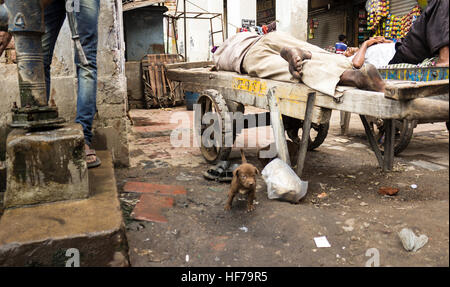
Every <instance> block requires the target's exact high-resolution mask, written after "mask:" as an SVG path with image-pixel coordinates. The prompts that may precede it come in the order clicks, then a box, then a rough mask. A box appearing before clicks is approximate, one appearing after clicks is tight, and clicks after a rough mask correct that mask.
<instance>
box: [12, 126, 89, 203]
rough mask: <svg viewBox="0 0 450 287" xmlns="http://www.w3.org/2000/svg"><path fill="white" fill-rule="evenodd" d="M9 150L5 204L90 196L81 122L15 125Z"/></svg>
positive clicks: (43, 201) (44, 201) (45, 201)
mask: <svg viewBox="0 0 450 287" xmlns="http://www.w3.org/2000/svg"><path fill="white" fill-rule="evenodd" d="M6 153H7V158H6V165H7V167H8V172H7V187H6V193H5V203H4V206H5V208H10V207H19V206H23V205H32V204H40V203H47V202H55V201H60V200H68V199H83V198H87V197H88V193H89V185H88V172H87V165H86V161H85V155H84V136H83V130H82V128H81V125H79V124H71V125H68V126H66V127H63V128H60V129H55V130H49V131H39V132H29V131H25V130H22V129H14V130H13V131H12V132H11V133H10V134H9V135H8V139H7V146H6Z"/></svg>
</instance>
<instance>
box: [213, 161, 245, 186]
mask: <svg viewBox="0 0 450 287" xmlns="http://www.w3.org/2000/svg"><path fill="white" fill-rule="evenodd" d="M239 166H240V164H238V163H234V164H233V165H231V166H230V167H229V168H228V169H227V170H226V171H225V173H224V175H223V176H221V177H219V178H218V179H217V180H218V181H219V182H230V181H232V180H233V171H234V170H235V169H237V168H238V167H239Z"/></svg>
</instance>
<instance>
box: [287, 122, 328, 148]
mask: <svg viewBox="0 0 450 287" xmlns="http://www.w3.org/2000/svg"><path fill="white" fill-rule="evenodd" d="M283 124H284V129H285V130H286V133H287V135H288V137H289V139H290V140H292V141H293V142H294V143H296V144H300V142H301V139H300V136H299V134H298V132H299V130H300V128H301V127H302V126H303V121H302V120H299V119H295V118H291V117H287V116H283ZM329 128H330V125H329V123H326V124H315V123H313V124H311V133H310V136H309V144H308V150H309V151H311V150H315V149H316V148H318V147H319V146H320V145H321V144H322V143H323V142H324V141H325V139H326V137H327V135H328V129H329Z"/></svg>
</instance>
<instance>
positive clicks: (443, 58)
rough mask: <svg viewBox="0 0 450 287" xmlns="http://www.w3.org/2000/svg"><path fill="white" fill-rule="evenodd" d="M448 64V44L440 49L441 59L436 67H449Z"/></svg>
mask: <svg viewBox="0 0 450 287" xmlns="http://www.w3.org/2000/svg"><path fill="white" fill-rule="evenodd" d="M448 65H449V63H448V46H444V47H442V48H440V49H439V60H438V61H437V63H436V67H448Z"/></svg>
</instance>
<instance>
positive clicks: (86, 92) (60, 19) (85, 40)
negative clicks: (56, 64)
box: [42, 0, 100, 145]
mask: <svg viewBox="0 0 450 287" xmlns="http://www.w3.org/2000/svg"><path fill="white" fill-rule="evenodd" d="M79 1H80V12H78V13H77V12H75V17H76V19H77V25H78V34H79V35H80V41H81V45H82V46H83V50H84V53H85V54H86V58H87V60H88V62H89V65H87V66H83V65H81V63H80V61H79V59H78V53H77V52H75V64H76V69H77V76H78V94H77V116H76V119H75V122H77V123H79V124H81V126H82V127H83V133H84V138H85V141H86V144H87V145H90V144H91V139H92V122H93V120H94V116H95V113H96V111H97V106H96V101H97V38H98V27H97V25H98V14H99V10H100V0H79ZM65 18H66V6H65V1H64V0H54V1H53V2H52V3H51V4H50V5H49V6H47V7H46V8H45V11H44V21H45V34H44V35H43V36H42V48H43V51H44V68H45V81H46V85H47V101H48V100H49V97H50V65H51V64H52V58H53V51H54V49H55V43H56V39H57V38H58V34H59V31H60V30H61V26H62V25H63V23H64V19H65Z"/></svg>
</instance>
